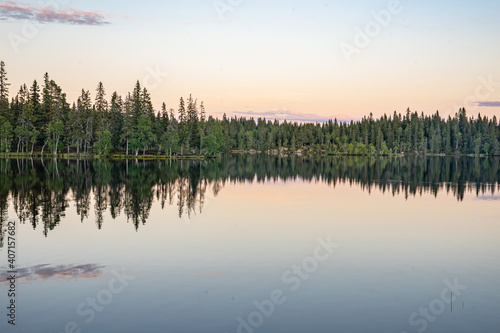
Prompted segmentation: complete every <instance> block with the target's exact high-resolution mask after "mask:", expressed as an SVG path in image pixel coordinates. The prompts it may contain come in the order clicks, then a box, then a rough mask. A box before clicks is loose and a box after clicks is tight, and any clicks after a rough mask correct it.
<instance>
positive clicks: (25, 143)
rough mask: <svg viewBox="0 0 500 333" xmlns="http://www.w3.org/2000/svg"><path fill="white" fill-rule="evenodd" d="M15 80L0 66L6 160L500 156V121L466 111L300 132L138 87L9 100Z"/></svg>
mask: <svg viewBox="0 0 500 333" xmlns="http://www.w3.org/2000/svg"><path fill="white" fill-rule="evenodd" d="M9 86H10V83H8V79H7V72H6V69H5V64H4V62H0V152H2V153H10V154H31V155H33V154H34V153H36V154H45V155H57V154H65V153H68V154H93V155H101V156H107V155H109V154H118V153H119V154H126V155H129V154H130V155H136V156H137V155H145V154H148V155H193V154H194V155H207V156H215V155H219V154H221V153H223V152H230V151H235V150H238V151H251V150H255V151H261V152H271V153H275V154H277V153H278V152H280V153H294V152H298V153H300V152H303V153H308V154H315V155H316V154H317V155H327V154H329V155H335V154H348V155H391V154H401V153H404V154H418V155H425V154H447V155H453V154H475V155H480V154H484V155H500V145H499V140H500V126H499V123H498V120H497V118H496V117H495V116H494V117H493V119H488V118H487V117H482V116H481V115H478V116H477V117H476V118H474V117H469V116H468V115H467V113H466V110H465V109H464V108H462V109H460V110H458V112H457V113H456V114H455V115H454V117H451V116H448V117H447V118H442V117H441V116H440V115H439V112H436V113H435V114H434V115H432V116H426V115H424V114H423V113H422V114H420V115H419V114H418V113H417V112H412V111H410V109H408V110H407V111H406V112H405V113H404V114H400V113H397V112H394V114H393V115H392V116H387V115H384V116H383V117H381V118H380V119H375V118H374V117H373V115H372V114H370V116H365V117H364V118H363V119H362V120H360V121H351V122H339V121H337V120H336V119H335V120H333V119H332V120H330V121H328V122H326V123H322V124H320V123H316V124H313V123H297V122H287V121H284V122H279V121H278V120H274V121H271V120H266V119H265V118H264V119H262V118H258V119H254V118H249V119H248V118H242V117H240V118H237V117H233V118H228V117H226V115H224V116H223V117H222V119H216V118H213V117H212V116H208V117H207V115H206V112H205V107H204V105H203V102H201V103H199V104H198V101H197V100H196V99H194V98H193V97H192V96H189V97H188V98H187V99H184V98H181V99H180V102H179V106H178V108H177V111H175V110H174V109H171V108H169V109H167V106H166V105H165V103H163V105H162V107H161V110H159V111H158V110H155V109H154V107H153V104H152V102H151V96H150V93H149V92H148V90H147V89H146V88H144V87H142V86H141V84H140V82H139V81H137V83H136V85H135V87H134V88H133V91H132V92H131V93H128V94H127V95H126V96H120V95H118V93H116V92H114V93H112V94H111V98H110V99H109V101H108V99H107V98H106V96H107V94H106V91H105V88H104V86H103V84H102V83H99V84H98V85H97V89H96V93H95V98H92V96H91V93H90V91H88V90H82V92H81V96H80V97H79V98H78V100H77V101H76V102H73V103H72V104H70V103H69V102H68V101H67V98H66V94H65V93H64V92H63V90H62V89H61V87H60V86H59V85H57V83H56V82H54V80H51V79H50V77H49V75H48V74H45V75H44V78H43V83H42V84H41V85H40V84H39V83H38V82H37V81H36V80H35V81H34V82H33V84H31V86H29V87H28V86H27V85H26V84H24V85H22V86H21V87H20V88H19V91H18V92H17V94H16V96H15V97H12V98H11V99H10V97H9Z"/></svg>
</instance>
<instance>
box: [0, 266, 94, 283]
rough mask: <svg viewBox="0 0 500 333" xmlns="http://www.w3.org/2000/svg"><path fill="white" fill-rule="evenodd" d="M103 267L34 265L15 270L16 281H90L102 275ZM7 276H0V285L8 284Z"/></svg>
mask: <svg viewBox="0 0 500 333" xmlns="http://www.w3.org/2000/svg"><path fill="white" fill-rule="evenodd" d="M103 269H104V266H102V265H95V264H86V265H58V266H53V265H36V266H33V267H22V268H17V270H16V272H17V274H16V278H17V281H23V282H24V281H28V282H34V281H37V280H49V279H58V280H71V279H92V278H97V277H100V276H102V275H103ZM7 277H8V276H7V275H5V276H2V279H0V285H1V284H2V283H9V280H8V279H7Z"/></svg>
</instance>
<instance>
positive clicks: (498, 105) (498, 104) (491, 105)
mask: <svg viewBox="0 0 500 333" xmlns="http://www.w3.org/2000/svg"><path fill="white" fill-rule="evenodd" d="M477 106H484V107H488V108H500V102H486V101H482V102H477Z"/></svg>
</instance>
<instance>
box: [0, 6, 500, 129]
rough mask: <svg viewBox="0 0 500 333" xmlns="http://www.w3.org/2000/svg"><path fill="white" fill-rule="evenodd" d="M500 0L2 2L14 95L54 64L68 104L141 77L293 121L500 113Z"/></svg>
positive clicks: (215, 106) (233, 110) (240, 111)
mask: <svg viewBox="0 0 500 333" xmlns="http://www.w3.org/2000/svg"><path fill="white" fill-rule="evenodd" d="M498 13H500V1H497V0H478V1H472V0H470V1H467V0H454V1H451V0H443V1H431V0H419V1H417V0H351V1H340V0H321V1H320V0H288V1H284V0H273V1H264V0H252V1H250V0H167V1H152V0H143V1H131V0H121V1H95V0H86V1H81V0H42V1H17V0H12V1H1V0H0V60H3V61H4V62H5V64H6V70H7V74H8V75H7V76H8V79H9V82H10V83H11V84H12V86H11V87H10V95H11V97H12V96H14V95H15V94H16V92H17V90H18V89H19V86H20V85H21V84H23V83H26V84H28V85H30V84H31V83H32V82H33V80H35V79H36V80H38V81H39V82H41V81H43V74H44V73H45V72H48V73H49V75H50V78H51V79H53V80H54V81H55V82H56V83H57V84H58V85H59V86H61V87H62V89H63V91H64V92H65V93H66V94H67V95H68V100H69V101H71V102H72V101H75V100H76V99H77V97H78V96H79V95H80V93H81V90H82V89H85V90H90V91H91V92H92V93H93V96H95V89H96V87H97V84H98V83H99V82H103V84H104V87H105V89H106V92H107V97H108V98H110V96H111V94H112V92H114V91H117V92H118V93H119V94H120V95H122V96H123V95H125V94H127V93H128V92H129V91H132V89H133V87H134V84H135V82H136V81H137V80H139V81H140V82H141V84H142V85H143V86H145V87H146V88H147V89H148V90H149V91H150V93H151V95H152V99H153V103H154V106H155V108H157V109H159V108H160V106H161V103H162V102H165V103H166V104H167V107H168V108H174V109H177V108H178V104H179V98H180V97H181V96H183V97H187V96H189V94H192V95H193V97H194V98H197V99H198V100H199V101H204V104H205V107H206V109H207V113H208V114H211V115H213V116H216V117H221V116H222V114H223V113H226V114H227V115H228V116H238V117H239V116H247V117H255V118H257V117H266V118H268V119H274V118H277V119H281V120H283V119H288V120H291V121H319V122H323V121H326V120H328V119H333V118H338V119H342V120H353V119H354V120H357V119H360V118H361V117H363V116H365V115H368V114H370V113H373V115H374V116H375V117H379V116H381V115H383V114H384V113H386V114H392V113H393V112H394V111H397V112H401V113H403V112H405V110H406V109H407V108H408V107H409V108H410V109H411V110H412V111H418V112H419V113H421V112H424V113H425V114H431V113H434V112H435V111H436V110H439V112H440V114H441V115H442V116H447V115H453V114H455V113H456V112H457V111H458V109H459V108H460V107H462V106H464V107H466V108H467V110H468V112H469V114H472V115H477V114H478V113H481V115H487V116H489V117H492V116H493V115H496V116H497V117H500V43H499V39H498V32H500V20H499V19H498Z"/></svg>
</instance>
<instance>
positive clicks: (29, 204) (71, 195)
mask: <svg viewBox="0 0 500 333" xmlns="http://www.w3.org/2000/svg"><path fill="white" fill-rule="evenodd" d="M499 162H500V158H484V159H479V158H465V157H464V158H453V157H429V158H423V157H406V158H370V157H331V158H322V159H304V158H278V157H270V156H261V155H235V156H224V157H223V158H221V159H218V160H207V161H160V162H158V161H139V160H136V161H119V162H116V161H104V160H98V161H88V160H80V161H75V160H44V161H41V160H1V161H0V225H1V229H2V233H1V238H0V247H2V246H3V244H4V237H5V228H6V221H7V219H8V208H9V207H8V205H9V203H12V205H13V207H14V210H15V212H16V214H17V217H18V218H19V220H20V221H21V223H30V224H31V225H32V226H33V228H43V233H44V234H45V235H48V233H49V231H50V230H53V229H54V228H55V227H56V226H57V225H59V223H60V221H61V219H62V218H63V217H64V216H65V213H66V211H67V209H68V208H69V207H70V203H72V204H74V206H76V212H77V214H78V215H79V216H80V218H81V220H82V221H83V220H84V219H86V218H88V217H89V215H90V213H91V212H90V209H91V208H90V207H91V202H92V201H93V203H94V204H93V207H94V210H95V216H96V218H95V221H96V224H97V227H98V228H99V229H100V228H101V227H102V225H103V223H104V218H103V214H104V213H105V212H106V211H108V210H109V213H110V215H111V217H112V218H113V219H115V218H116V217H117V216H118V215H120V214H121V213H124V214H125V215H126V217H127V220H129V221H132V223H133V225H134V226H135V228H136V229H138V228H139V226H140V225H141V224H145V223H146V222H147V220H148V216H149V213H150V211H151V207H152V204H153V203H154V202H155V200H156V201H158V202H160V203H161V207H162V208H164V207H165V205H167V204H168V205H177V207H178V212H179V217H183V216H186V217H188V218H189V216H190V215H191V214H192V213H194V212H202V210H203V206H204V202H205V195H206V193H207V191H208V190H210V191H212V192H213V194H214V196H217V193H219V191H221V190H222V189H223V188H224V186H225V185H226V184H227V183H242V182H250V183H252V182H265V181H278V180H279V181H285V182H286V181H295V180H297V179H301V180H302V181H306V182H324V183H327V184H328V185H330V186H332V187H335V186H336V185H337V184H338V183H349V184H351V185H355V186H360V187H361V188H363V189H364V190H367V191H369V192H371V191H373V190H375V189H376V190H380V191H382V192H384V193H385V192H388V193H391V194H392V195H404V196H405V197H409V196H415V195H420V194H422V193H424V192H430V193H432V194H434V195H435V196H437V195H438V193H439V192H440V191H446V192H449V193H453V195H455V196H456V198H457V199H458V200H459V201H461V200H463V198H464V194H465V193H466V192H467V191H475V192H476V193H477V194H478V195H479V194H486V193H487V194H491V197H492V198H495V197H494V196H493V195H494V194H495V191H496V189H497V188H498V186H499V185H498V184H499V180H500V170H499Z"/></svg>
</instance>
